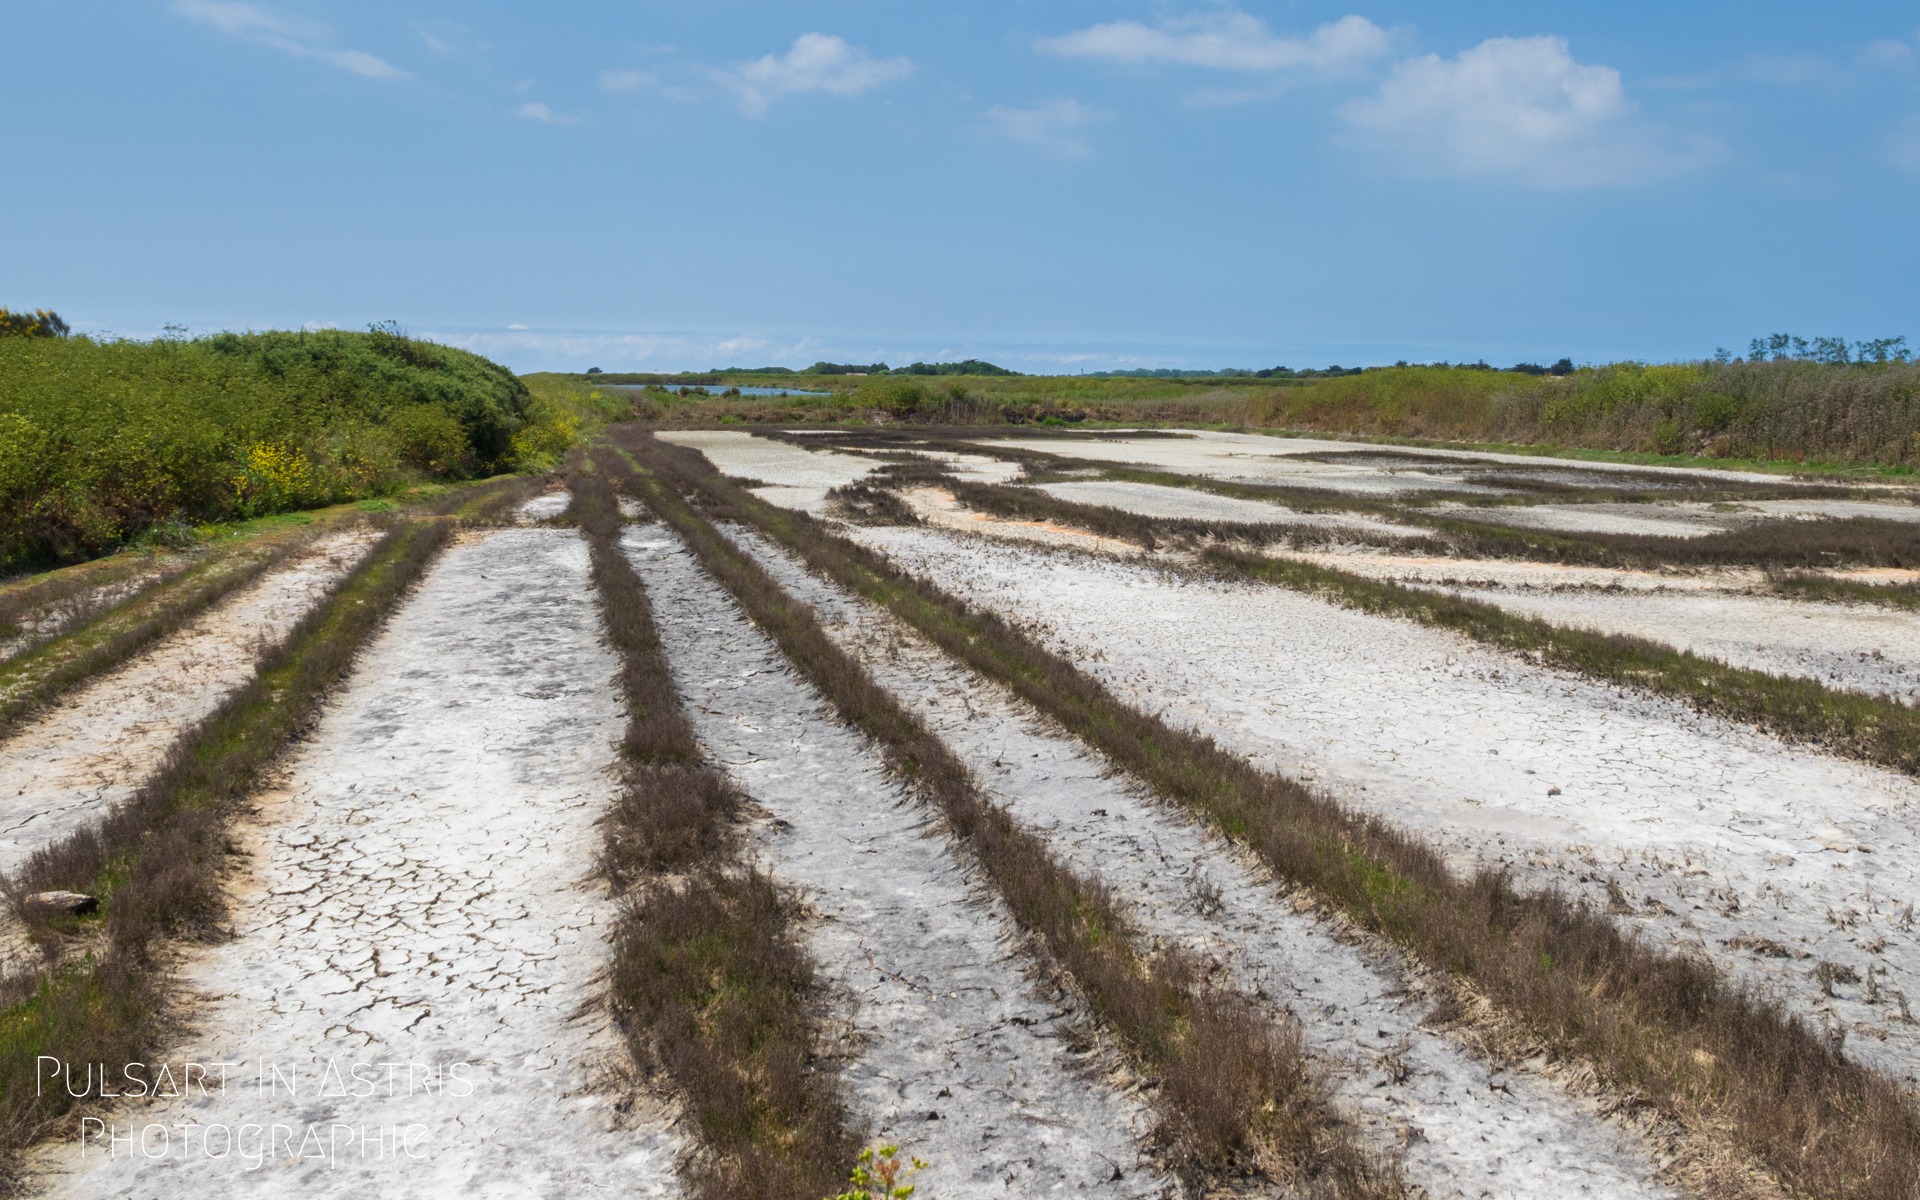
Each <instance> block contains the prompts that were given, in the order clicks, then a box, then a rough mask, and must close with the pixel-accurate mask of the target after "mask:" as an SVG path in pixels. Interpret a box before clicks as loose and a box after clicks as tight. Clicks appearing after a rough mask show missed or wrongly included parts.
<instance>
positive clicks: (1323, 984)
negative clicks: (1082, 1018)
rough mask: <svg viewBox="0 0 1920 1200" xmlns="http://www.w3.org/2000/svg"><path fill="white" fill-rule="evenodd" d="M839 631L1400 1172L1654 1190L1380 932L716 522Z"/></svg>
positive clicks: (1634, 1156) (1587, 1103)
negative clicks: (1259, 1029)
mask: <svg viewBox="0 0 1920 1200" xmlns="http://www.w3.org/2000/svg"><path fill="white" fill-rule="evenodd" d="M727 532H728V534H729V536H731V537H732V538H733V539H734V540H735V541H736V543H737V544H739V545H741V546H742V547H744V548H747V549H748V550H749V551H750V552H751V553H752V554H753V555H754V556H755V557H756V558H757V559H758V560H759V561H760V562H761V564H762V565H763V566H765V567H766V568H767V569H768V570H769V571H771V572H772V573H773V574H774V575H775V576H776V577H777V578H778V579H779V580H780V582H781V583H782V584H783V585H784V586H785V587H786V588H787V589H788V590H789V591H790V592H792V593H793V594H795V595H797V596H799V597H800V598H801V599H803V600H805V601H806V602H807V603H809V604H811V605H812V606H813V607H814V609H815V611H816V612H818V613H819V614H820V616H821V618H822V620H823V622H825V623H826V624H827V626H828V628H829V631H830V632H831V634H832V635H833V636H834V637H835V639H836V640H837V641H839V642H840V644H841V645H843V646H844V647H846V648H847V649H848V650H850V651H852V652H854V653H856V654H858V655H859V656H860V657H861V658H862V660H863V661H864V662H865V663H866V665H867V667H868V669H869V670H871V671H873V672H874V674H875V677H876V678H877V679H878V681H879V682H880V683H881V685H882V686H884V687H886V688H887V689H888V690H889V691H890V692H892V693H893V694H894V695H896V696H898V697H900V698H901V699H902V701H903V702H904V703H906V704H907V705H908V706H909V707H910V708H911V709H912V710H913V711H914V712H915V713H916V715H918V716H919V717H920V718H921V719H922V720H923V721H925V722H926V723H927V725H928V727H929V728H930V729H932V730H933V731H934V732H935V733H937V734H938V735H939V736H940V737H941V738H942V739H943V740H945V741H946V742H947V744H948V745H950V746H951V747H953V749H954V751H955V753H957V754H959V755H960V756H961V758H962V759H963V760H964V761H965V762H966V764H967V766H968V768H969V769H970V770H972V771H973V772H974V773H975V775H976V777H977V778H979V779H980V780H981V782H982V784H983V785H984V786H985V787H986V789H987V790H988V793H989V795H991V796H992V797H993V799H994V800H996V801H997V802H998V803H1001V804H1003V805H1005V806H1007V808H1008V809H1009V811H1011V812H1013V813H1014V814H1015V815H1016V816H1017V817H1018V818H1019V819H1020V820H1021V821H1022V822H1023V823H1025V824H1026V825H1027V826H1028V827H1030V828H1032V829H1034V830H1036V831H1037V832H1039V833H1041V834H1042V835H1043V836H1045V837H1046V838H1047V839H1048V841H1049V843H1050V844H1051V845H1052V847H1053V849H1054V851H1055V852H1056V853H1058V854H1061V855H1062V856H1063V857H1064V858H1065V859H1066V860H1067V861H1068V862H1069V863H1070V864H1071V865H1072V866H1073V867H1074V868H1075V869H1076V870H1078V871H1080V872H1082V873H1083V874H1085V875H1087V876H1089V877H1091V878H1098V879H1100V880H1101V881H1103V882H1104V883H1106V884H1107V885H1108V886H1109V887H1111V888H1112V889H1113V891H1114V894H1115V895H1117V896H1120V897H1122V898H1124V900H1125V901H1126V902H1127V903H1128V905H1129V906H1130V908H1131V909H1132V911H1133V912H1134V914H1135V917H1136V919H1137V920H1138V921H1139V922H1140V923H1141V926H1142V928H1143V929H1144V930H1145V931H1146V932H1147V933H1149V934H1150V935H1151V936H1153V937H1155V938H1159V939H1166V940H1171V941H1174V942H1178V943H1180V944H1182V945H1185V946H1186V947H1188V948H1189V949H1191V950H1193V951H1195V952H1197V953H1199V954H1201V955H1202V956H1204V957H1207V958H1211V959H1214V960H1216V961H1219V962H1221V963H1222V964H1223V965H1225V966H1226V968H1227V971H1228V974H1229V977H1230V978H1231V979H1232V980H1233V982H1234V983H1235V984H1236V985H1238V986H1239V987H1240V988H1242V989H1243V990H1245V991H1247V992H1249V993H1253V994H1257V995H1259V996H1261V997H1263V998H1266V999H1267V1000H1268V1001H1269V1002H1270V1003H1272V1004H1274V1005H1277V1006H1280V1007H1284V1008H1286V1009H1288V1010H1290V1011H1291V1012H1292V1013H1293V1014H1294V1015H1295V1016H1296V1017H1297V1018H1299V1020H1300V1022H1301V1024H1302V1027H1303V1030H1304V1032H1305V1035H1306V1037H1307V1039H1308V1042H1309V1045H1310V1046H1311V1047H1312V1049H1313V1051H1314V1052H1315V1054H1316V1056H1317V1057H1318V1058H1319V1059H1320V1060H1321V1061H1322V1063H1323V1064H1324V1065H1326V1066H1327V1067H1329V1068H1330V1071H1331V1075H1332V1078H1333V1079H1334V1081H1335V1084H1336V1088H1337V1092H1336V1096H1337V1102H1338V1103H1339V1104H1340V1105H1341V1106H1342V1107H1343V1109H1345V1110H1347V1111H1348V1112H1351V1113H1353V1114H1354V1115H1356V1116H1357V1117H1358V1118H1359V1119H1360V1120H1361V1121H1362V1122H1363V1123H1364V1125H1365V1127H1366V1129H1367V1131H1368V1134H1369V1136H1370V1140H1371V1142H1372V1144H1374V1145H1375V1146H1376V1147H1377V1148H1380V1149H1382V1150H1386V1151H1389V1152H1398V1153H1400V1154H1402V1155H1403V1163H1404V1166H1405V1168H1406V1172H1407V1176H1408V1179H1409V1181H1410V1182H1412V1183H1414V1184H1417V1185H1419V1186H1420V1187H1422V1188H1424V1189H1426V1192H1427V1194H1429V1195H1431V1196H1433V1197H1435V1198H1436V1200H1438V1198H1440V1197H1452V1196H1462V1197H1468V1196H1473V1197H1477V1196H1483V1195H1489V1196H1520V1195H1538V1194H1542V1193H1545V1192H1547V1191H1551V1192H1552V1193H1553V1194H1556V1195H1567V1196H1621V1197H1625V1196H1667V1195H1671V1194H1672V1193H1671V1191H1670V1190H1669V1189H1668V1188H1666V1187H1664V1186H1662V1185H1661V1184H1659V1183H1656V1182H1654V1176H1655V1174H1656V1172H1655V1167H1654V1164H1653V1162H1652V1161H1651V1159H1652V1154H1651V1152H1650V1150H1649V1148H1648V1147H1647V1146H1646V1145H1645V1144H1644V1143H1643V1142H1642V1141H1641V1139H1640V1138H1639V1137H1638V1135H1637V1134H1635V1133H1632V1132H1630V1131H1628V1130H1626V1129H1623V1128H1620V1127H1618V1126H1616V1125H1613V1124H1611V1123H1609V1122H1608V1121H1607V1120H1606V1119H1605V1118H1604V1117H1603V1115H1602V1114H1601V1113H1600V1111H1599V1109H1598V1106H1597V1104H1596V1103H1595V1102H1594V1101H1593V1100H1591V1099H1589V1098H1586V1097H1575V1096H1572V1095H1569V1094H1568V1093H1566V1092H1564V1091H1562V1090H1561V1089H1560V1088H1559V1087H1558V1086H1557V1085H1555V1084H1554V1083H1552V1082H1550V1081H1548V1080H1546V1079H1544V1078H1542V1077H1540V1076H1538V1075H1533V1074H1530V1073H1528V1072H1526V1071H1524V1070H1512V1069H1502V1068H1500V1067H1498V1066H1494V1065H1490V1064H1489V1063H1488V1062H1486V1061H1485V1060H1483V1059H1479V1058H1475V1057H1474V1056H1472V1055H1470V1054H1469V1053H1467V1052H1466V1051H1465V1050H1463V1048H1462V1047H1461V1046H1459V1045H1458V1044H1456V1043H1455V1042H1454V1041H1452V1040H1451V1039H1450V1038H1449V1037H1448V1036H1447V1035H1445V1034H1443V1033H1440V1032H1437V1031H1435V1030H1433V1029H1430V1028H1428V1027H1426V1026H1425V1025H1424V1024H1423V1023H1422V1022H1423V1018H1424V1017H1425V1016H1426V1014H1427V1013H1428V1012H1430V1011H1431V1010H1432V1008H1433V1005H1434V1002H1435V999H1436V997H1435V995H1434V993H1433V992H1432V991H1430V990H1429V988H1428V987H1426V986H1425V984H1424V982H1423V980H1422V978H1421V977H1420V975H1419V973H1418V972H1417V971H1412V970H1409V967H1408V964H1407V963H1406V962H1405V960H1404V958H1403V957H1402V956H1401V955H1399V954H1397V953H1395V952H1393V951H1392V950H1391V949H1390V948H1387V947H1384V946H1381V945H1379V944H1378V943H1376V942H1373V941H1371V940H1368V939H1362V938H1359V937H1357V936H1355V935H1354V934H1353V933H1352V932H1351V931H1350V930H1349V929H1347V928H1346V927H1345V925H1344V923H1343V922H1339V921H1336V920H1334V919H1332V918H1329V917H1326V916H1325V915H1323V914H1321V913H1320V912H1318V911H1296V909H1295V907H1294V905H1293V904H1292V903H1291V900H1290V898H1289V897H1288V895H1287V894H1286V892H1285V890H1284V889H1283V888H1281V887H1280V886H1278V885H1276V883H1275V881H1274V880H1273V879H1272V877H1271V875H1270V874H1269V873H1268V872H1266V871H1265V870H1263V869H1262V868H1261V867H1260V866H1259V865H1258V864H1257V863H1256V862H1255V861H1253V860H1252V858H1251V856H1248V855H1246V854H1244V853H1243V852H1241V851H1239V850H1237V849H1236V848H1234V847H1232V846H1230V845H1228V844H1227V843H1226V842H1224V841H1223V840H1222V839H1220V838H1218V837H1215V836H1211V835H1209V834H1207V833H1204V832H1202V831H1201V830H1200V829H1199V828H1197V827H1196V826H1195V824H1194V823H1193V822H1191V821H1190V820H1189V819H1188V818H1187V817H1186V816H1185V815H1184V814H1182V813H1180V812H1178V811H1175V810H1173V809H1172V808H1170V807H1168V806H1165V805H1164V804H1163V803H1160V802H1156V801H1155V799H1154V798H1153V797H1152V796H1151V795H1150V794H1149V793H1147V792H1146V791H1145V790H1144V789H1142V788H1141V787H1139V786H1138V785H1137V784H1130V783H1128V782H1127V781H1125V780H1123V779H1121V778H1118V777H1116V776H1115V774H1114V772H1113V771H1112V769H1111V767H1110V766H1109V765H1108V764H1107V763H1105V761H1104V760H1101V759H1099V758H1098V757H1097V756H1095V755H1094V754H1092V753H1091V752H1089V751H1088V750H1087V749H1086V748H1085V747H1084V746H1083V745H1082V744H1081V743H1079V742H1078V741H1077V740H1075V739H1073V738H1071V737H1070V736H1067V735H1064V734H1062V733H1060V732H1057V731H1056V730H1054V729H1052V728H1050V727H1049V726H1048V724H1047V722H1046V721H1045V720H1044V718H1042V717H1040V716H1039V714H1037V713H1035V712H1034V711H1033V710H1032V709H1030V708H1029V707H1028V706H1026V705H1025V704H1024V703H1022V702H1021V701H1019V700H1017V699H1016V698H1014V697H1012V696H1011V695H1010V694H1008V693H1006V692H1005V691H1004V690H1003V689H1001V688H1000V687H998V686H997V685H992V684H989V683H987V682H986V681H984V680H983V679H981V678H980V677H979V676H977V675H975V674H973V673H972V672H971V671H970V670H968V669H967V668H965V667H963V666H961V665H960V664H958V663H955V662H953V661H952V660H950V659H948V658H947V657H946V656H945V655H944V654H942V653H940V652H939V651H938V650H936V649H935V648H934V647H932V646H931V645H930V644H928V643H927V642H925V641H924V640H923V639H921V638H920V637H919V636H918V635H917V634H915V633H914V632H912V631H911V630H909V629H907V628H906V627H905V626H903V625H901V624H900V623H899V622H897V621H895V620H893V619H892V618H891V617H889V616H887V615H886V614H884V613H882V612H880V611H879V610H877V609H875V608H874V607H872V606H871V605H869V604H867V603H866V602H864V601H860V600H856V599H854V598H852V597H850V596H849V595H847V594H846V593H844V592H842V591H840V590H839V589H838V588H836V587H834V586H832V585H830V584H827V583H825V582H823V581H821V580H819V579H817V578H816V577H814V576H812V575H810V574H808V573H807V571H806V570H805V568H804V567H802V566H800V565H799V564H798V563H797V562H796V561H795V560H793V559H792V558H790V557H789V556H787V555H786V554H785V553H784V552H781V551H778V550H775V549H773V548H771V547H770V546H769V545H768V544H767V543H765V542H764V541H763V540H762V539H760V538H759V537H757V536H756V535H754V534H752V533H751V532H749V531H745V530H741V529H737V528H735V529H729V530H728V531H727Z"/></svg>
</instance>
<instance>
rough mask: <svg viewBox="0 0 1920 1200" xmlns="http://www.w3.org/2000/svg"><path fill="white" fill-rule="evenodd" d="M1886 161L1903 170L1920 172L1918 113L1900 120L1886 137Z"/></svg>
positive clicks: (1919, 117) (1919, 120) (1919, 126)
mask: <svg viewBox="0 0 1920 1200" xmlns="http://www.w3.org/2000/svg"><path fill="white" fill-rule="evenodd" d="M1887 161H1888V162H1890V163H1892V164H1893V165H1894V166H1896V167H1899V168H1900V169H1901V170H1903V171H1913V172H1915V173H1917V174H1920V113H1915V114H1914V115H1913V116H1910V117H1908V118H1907V119H1906V120H1904V121H1902V122H1900V124H1899V126H1898V127H1896V128H1895V129H1894V131H1893V136H1891V137H1889V138H1888V139H1887Z"/></svg>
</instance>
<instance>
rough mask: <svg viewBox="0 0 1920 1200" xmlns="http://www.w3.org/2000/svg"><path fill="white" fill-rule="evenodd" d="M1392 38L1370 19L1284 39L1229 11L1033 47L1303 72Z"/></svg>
mask: <svg viewBox="0 0 1920 1200" xmlns="http://www.w3.org/2000/svg"><path fill="white" fill-rule="evenodd" d="M1392 42H1393V39H1392V35H1391V34H1389V33H1388V32H1387V31H1386V30H1384V29H1382V28H1380V27H1379V26H1378V25H1375V24H1374V23H1373V22H1372V21H1369V20H1367V19H1366V18H1365V17H1356V16H1346V17H1341V18H1340V19H1339V20H1338V21H1332V22H1329V23H1327V24H1325V25H1322V26H1320V27H1319V28H1318V29H1316V30H1314V31H1313V32H1312V33H1311V34H1308V35H1306V36H1305V37H1282V36H1279V35H1277V34H1275V33H1273V32H1272V31H1271V30H1269V29H1268V28H1267V26H1266V23H1265V22H1263V21H1261V20H1260V19H1259V18H1258V17H1254V16H1251V15H1249V14H1247V13H1243V12H1239V11H1236V10H1233V9H1229V10H1227V11H1225V12H1219V13H1202V14H1197V15H1194V16H1187V17H1175V18H1170V19H1168V20H1165V21H1162V22H1160V23H1159V24H1158V25H1143V24H1141V23H1140V22H1138V21H1113V22H1110V23H1108V24H1105V25H1094V26H1091V27H1089V28H1087V29H1082V30H1078V31H1076V32H1074V33H1067V34H1061V35H1060V36H1058V37H1044V38H1041V39H1039V40H1038V41H1037V42H1035V43H1034V48H1035V49H1037V50H1040V51H1041V52H1043V53H1046V54H1058V55H1061V56H1063V57H1066V58H1086V59H1098V60H1102V61H1105V62H1114V63H1122V64H1125V65H1130V66H1148V65H1167V66H1185V67H1206V68H1211V69H1213V70H1217V71H1299V70H1330V69H1337V68H1342V67H1351V66H1355V65H1358V64H1361V63H1364V62H1367V61H1370V60H1372V59H1376V58H1380V57H1382V56H1384V55H1386V54H1387V53H1389V52H1390V51H1391V50H1392V48H1393V47H1392Z"/></svg>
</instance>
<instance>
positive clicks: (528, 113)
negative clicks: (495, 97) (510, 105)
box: [513, 100, 580, 125]
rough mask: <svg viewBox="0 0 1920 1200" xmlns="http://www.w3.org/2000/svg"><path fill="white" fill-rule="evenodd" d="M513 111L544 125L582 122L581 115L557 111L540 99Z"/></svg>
mask: <svg viewBox="0 0 1920 1200" xmlns="http://www.w3.org/2000/svg"><path fill="white" fill-rule="evenodd" d="M513 111H514V112H515V113H516V114H518V115H519V116H522V117H525V118H526V119H527V120H529V121H538V122H540V123H541V124H542V125H578V124H579V123H580V118H579V117H576V116H572V115H570V114H568V113H560V112H555V111H553V110H552V109H551V108H548V107H547V106H546V105H545V104H542V103H541V102H540V101H538V100H535V101H533V102H531V103H528V104H522V105H521V106H520V107H519V108H516V109H514V110H513Z"/></svg>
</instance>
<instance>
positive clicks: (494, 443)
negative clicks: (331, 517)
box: [0, 328, 572, 569]
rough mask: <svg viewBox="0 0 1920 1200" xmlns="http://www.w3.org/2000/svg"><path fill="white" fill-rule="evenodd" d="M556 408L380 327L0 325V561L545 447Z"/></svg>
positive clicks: (369, 492) (517, 456)
mask: <svg viewBox="0 0 1920 1200" xmlns="http://www.w3.org/2000/svg"><path fill="white" fill-rule="evenodd" d="M568 417H569V414H568V413H567V411H566V409H565V408H564V406H562V405H560V404H558V403H557V402H555V401H552V400H548V401H547V402H545V403H542V402H541V401H540V400H539V399H537V398H535V397H534V396H532V395H531V394H530V393H529V392H528V391H527V389H526V387H525V386H524V385H523V384H522V383H521V382H520V380H519V379H517V378H515V376H514V375H513V374H512V373H511V372H509V371H508V370H507V369H506V368H504V367H502V366H499V365H498V364H495V363H492V362H489V361H488V360H486V359H484V358H481V357H480V356H478V355H475V354H470V353H468V352H466V351H464V350H456V349H453V348H451V347H448V346H440V345H436V344H433V343H431V342H423V341H418V340H415V339H412V338H408V337H405V336H402V335H401V334H399V333H397V332H395V331H393V330H392V329H391V328H376V329H373V330H371V331H369V332H366V333H348V332H343V331H339V330H321V331H317V332H283V333H254V334H234V333H223V334H216V335H214V336H212V337H206V338H200V339H197V340H192V341H187V340H183V339H160V340H156V341H151V342H131V341H98V340H94V339H92V338H87V337H0V569H6V568H11V567H18V566H24V565H28V564H33V563H48V562H59V561H67V560H73V559H78V558H84V557H88V556H90V555H95V554H99V553H102V552H104V551H107V550H110V549H112V548H113V547H115V546H117V545H119V544H121V543H122V542H125V541H127V540H128V539H130V538H133V537H136V536H138V535H140V534H141V533H142V532H143V531H145V530H148V529H150V528H152V527H154V526H156V525H165V524H168V523H174V522H181V523H192V524H199V523H205V522H211V521H222V520H229V519H233V518H240V517H252V516H260V515H264V514H267V513H273V512H283V511H288V510H293V509H301V508H310V507H315V506H318V505H324V504H333V503H339V502H341V501H346V500H354V499H359V498H362V497H366V496H373V495H381V494H385V493H389V492H392V491H396V490H398V489H399V488H401V487H403V486H405V485H407V484H408V483H410V482H413V481H415V480H418V479H422V478H436V479H464V478H472V477H475V476H479V475H486V474H491V473H493V472H497V471H503V470H511V469H515V468H518V467H521V466H524V465H544V464H543V463H541V460H547V459H551V458H552V457H553V456H554V445H553V443H556V442H559V441H564V440H568V439H570V437H571V433H572V431H571V430H570V429H567V428H565V423H566V420H567V419H568Z"/></svg>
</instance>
